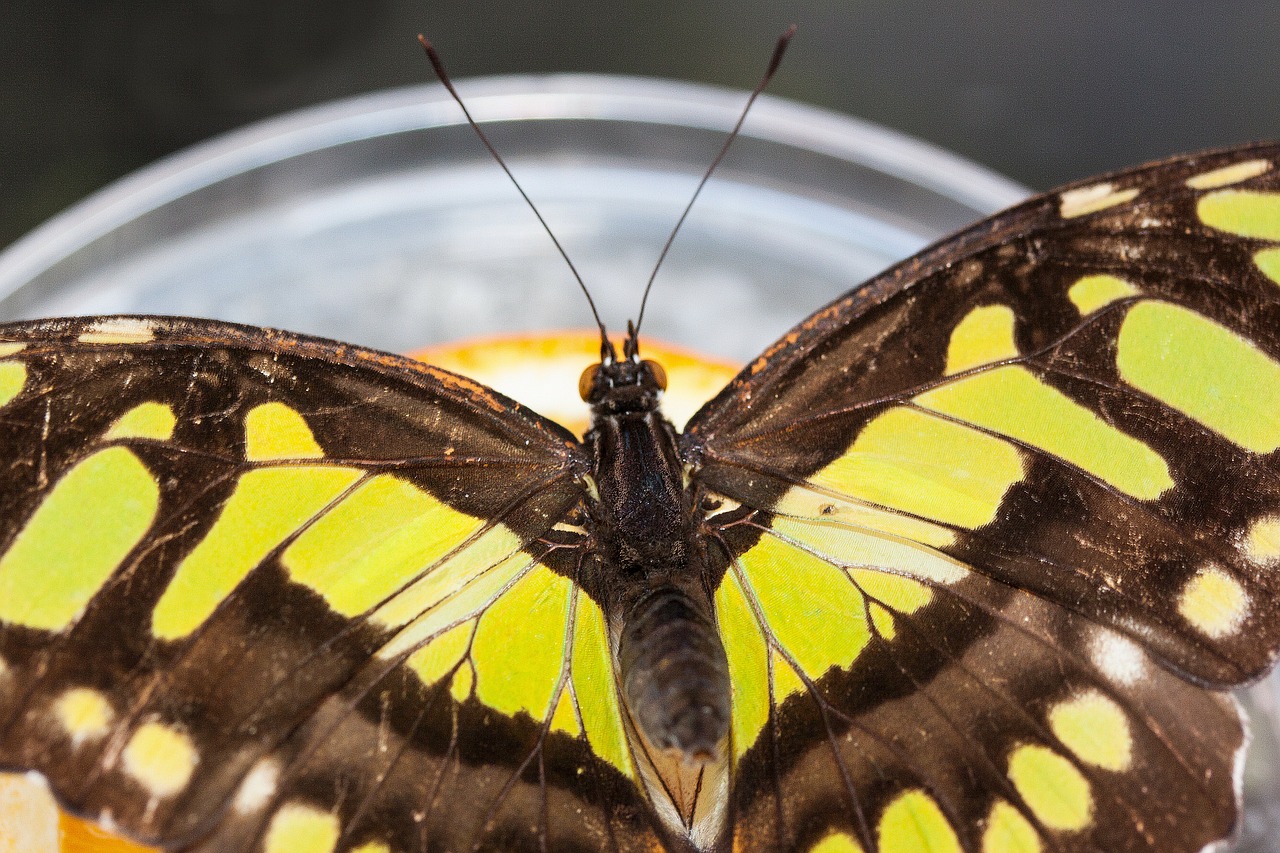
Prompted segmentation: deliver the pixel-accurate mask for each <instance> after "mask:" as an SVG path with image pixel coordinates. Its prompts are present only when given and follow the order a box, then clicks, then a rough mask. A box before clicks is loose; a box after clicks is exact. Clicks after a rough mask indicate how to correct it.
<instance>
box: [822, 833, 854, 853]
mask: <svg viewBox="0 0 1280 853" xmlns="http://www.w3.org/2000/svg"><path fill="white" fill-rule="evenodd" d="M809 853H862V845H861V844H859V843H858V842H857V841H854V840H853V836H852V835H849V834H848V833H847V832H833V833H831V834H830V835H827V836H824V837H823V838H822V840H821V841H819V842H818V843H817V844H815V845H813V846H812V847H810V848H809Z"/></svg>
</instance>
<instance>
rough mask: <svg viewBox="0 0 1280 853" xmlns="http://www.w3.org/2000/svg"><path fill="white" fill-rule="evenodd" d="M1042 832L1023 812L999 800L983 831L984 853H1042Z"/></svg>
mask: <svg viewBox="0 0 1280 853" xmlns="http://www.w3.org/2000/svg"><path fill="white" fill-rule="evenodd" d="M1043 849H1044V846H1043V845H1042V844H1041V843H1040V834H1039V833H1037V832H1036V830H1035V827H1034V826H1032V825H1031V821H1029V820H1027V819H1026V818H1025V817H1023V816H1022V812H1020V811H1018V810H1017V809H1015V808H1014V807H1013V806H1011V805H1009V804H1008V803H1006V802H1004V801H1003V800H999V801H997V802H996V804H995V805H994V806H992V807H991V814H990V815H989V816H988V817H987V826H986V829H984V830H983V832H982V853H1040V851H1042V850H1043Z"/></svg>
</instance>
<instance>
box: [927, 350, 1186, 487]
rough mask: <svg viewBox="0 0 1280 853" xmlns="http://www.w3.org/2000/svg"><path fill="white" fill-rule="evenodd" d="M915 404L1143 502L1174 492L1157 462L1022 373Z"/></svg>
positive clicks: (999, 375)
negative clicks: (1047, 456)
mask: <svg viewBox="0 0 1280 853" xmlns="http://www.w3.org/2000/svg"><path fill="white" fill-rule="evenodd" d="M916 402H918V403H919V404H920V405H921V406H923V407H925V408H927V409H930V410H933V411H936V412H939V413H942V414H946V415H950V416H951V417H953V418H956V419H959V420H961V421H965V422H967V423H971V424H974V425H976V426H981V427H984V428H985V429H987V430H990V431H992V432H995V433H998V434H1001V435H1006V436H1009V437H1010V438H1013V439H1016V440H1018V441H1020V442H1024V443H1026V444H1030V445H1032V446H1034V447H1039V448H1041V449H1042V450H1044V451H1046V452H1048V453H1050V454H1052V455H1054V456H1057V457H1058V458H1060V459H1063V460H1065V461H1067V462H1069V463H1071V464H1072V465H1075V466H1077V467H1079V468H1081V469H1083V470H1084V471H1086V472H1088V473H1089V474H1092V475H1093V476H1095V477H1097V478H1099V479H1101V480H1103V481H1105V482H1107V483H1110V484H1111V485H1113V486H1115V487H1116V488H1117V489H1120V490H1121V491H1123V492H1125V493H1126V494H1129V495H1133V496H1134V497H1136V498H1139V499H1141V500H1153V499H1155V498H1157V497H1159V496H1160V495H1162V494H1164V492H1165V491H1167V490H1168V489H1170V488H1172V487H1173V479H1172V478H1171V477H1170V476H1169V466H1168V465H1167V464H1166V463H1165V461H1164V458H1163V457H1162V456H1160V454H1158V453H1156V452H1155V451H1154V450H1152V449H1151V448H1150V447H1149V446H1147V445H1146V444H1144V443H1143V442H1141V441H1139V440H1138V439H1136V438H1134V437H1133V436H1131V435H1129V434H1128V433H1125V432H1122V431H1121V430H1118V429H1116V428H1115V427H1113V426H1111V425H1110V424H1108V423H1107V422H1106V421H1104V420H1103V419H1102V418H1101V417H1100V416H1099V415H1098V413H1097V412H1096V411H1095V410H1094V409H1091V408H1089V407H1088V406H1084V405H1081V404H1080V403H1077V402H1076V401H1075V400H1073V399H1071V398H1070V397H1068V396H1067V395H1066V394H1064V393H1062V392H1061V391H1059V390H1058V389H1056V388H1054V387H1053V386H1051V385H1049V384H1048V383H1046V382H1043V381H1042V380H1040V379H1039V378H1038V377H1037V376H1036V375H1035V374H1034V373H1032V372H1031V371H1030V370H1027V369H1026V368H1023V367H1017V366H1013V365H1006V366H1004V367H997V368H995V369H993V370H990V371H987V372H985V373H978V374H974V375H972V376H967V377H964V378H961V379H958V380H956V381H955V382H952V383H950V384H947V385H942V386H939V387H937V388H935V389H933V390H931V391H927V392H925V393H924V394H921V395H920V396H919V397H917V398H916ZM940 461H950V457H944V459H943V460H940Z"/></svg>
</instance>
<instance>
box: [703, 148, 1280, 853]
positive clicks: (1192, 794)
mask: <svg viewBox="0 0 1280 853" xmlns="http://www.w3.org/2000/svg"><path fill="white" fill-rule="evenodd" d="M1278 166H1280V149H1278V148H1277V147H1276V146H1256V147H1252V148H1244V149H1237V150H1234V151H1228V152H1221V153H1218V154H1210V155H1203V156H1200V157H1188V158H1181V159H1175V160H1171V161H1168V162H1166V163H1161V164H1156V165H1153V166H1148V167H1144V168H1139V169H1135V170H1132V171H1130V172H1125V173H1119V174H1117V175H1114V176H1111V177H1109V178H1103V179H1099V180H1096V181H1093V182H1090V183H1089V184H1085V185H1080V186H1076V187H1072V188H1068V189H1066V190H1063V191H1060V192H1057V193H1052V194H1049V195H1046V196H1043V197H1041V198H1038V199H1034V200H1032V201H1030V202H1028V203H1026V204H1024V205H1021V206H1019V207H1017V208H1014V209H1012V210H1011V211H1008V212H1006V213H1004V214H1001V215H998V216H997V217H995V218H993V219H991V220H989V221H987V222H984V223H981V224H980V225H978V226H975V227H974V228H972V229H970V230H969V231H967V232H964V233H962V234H961V235H959V236H957V237H955V238H952V239H950V240H948V241H944V242H943V243H940V244H938V245H937V246H935V247H933V248H932V249H931V250H928V251H926V252H925V253H923V254H922V255H921V256H918V257H917V258H915V259H912V260H911V261H908V262H906V263H904V264H903V265H901V266H900V267H898V268H896V269H895V270H892V271H890V272H889V273H887V274H885V275H884V276H881V277H880V278H877V279H875V280H873V281H872V282H871V283H869V284H868V285H866V286H865V287H863V288H861V289H859V290H857V291H854V292H853V293H851V294H849V295H848V296H846V297H844V298H843V299H841V300H839V301H837V302H835V303H833V304H832V305H830V306H828V307H827V308H825V309H823V310H822V311H819V312H818V313H817V314H815V315H814V316H813V317H811V318H810V319H809V320H807V321H806V322H805V323H803V324H802V325H800V326H799V327H797V328H796V329H795V330H793V331H792V332H791V333H790V334H788V335H787V336H786V337H784V338H783V339H782V340H781V341H780V342H779V343H778V344H776V345H775V346H774V347H773V348H772V349H771V350H770V351H768V352H767V353H766V354H765V355H764V356H763V357H762V358H761V359H760V360H759V361H757V362H756V363H754V364H752V365H750V366H748V368H747V369H746V370H744V371H743V373H742V374H740V375H739V377H738V378H737V379H736V380H734V382H733V383H731V384H730V386H729V387H728V388H727V389H726V390H725V391H724V392H723V393H722V394H721V395H720V396H719V397H717V398H716V399H715V400H713V401H712V402H711V403H709V404H708V405H707V406H706V407H704V409H703V410H702V411H701V412H699V413H698V414H697V415H695V417H694V418H693V420H692V421H691V422H690V425H689V427H688V430H687V433H686V437H685V444H684V450H685V454H686V458H687V459H688V460H689V462H690V463H691V464H692V466H693V467H694V473H693V475H692V476H693V478H694V480H695V482H697V483H699V484H701V485H702V486H703V487H704V488H705V489H706V491H707V492H708V500H709V501H710V503H709V504H708V505H709V506H716V505H717V503H718V504H719V505H720V509H719V513H718V514H717V515H712V517H711V518H710V519H709V522H708V523H709V525H710V535H711V536H712V538H713V539H715V540H717V541H719V542H720V543H721V546H720V547H721V550H722V551H723V553H724V555H725V560H726V570H725V576H724V581H723V582H722V583H721V585H720V588H719V591H718V593H717V607H718V618H719V619H720V622H721V630H722V632H723V633H724V634H725V637H726V650H727V651H728V653H729V657H730V666H731V668H732V669H733V670H734V684H735V691H736V692H735V699H734V702H735V705H734V715H735V716H734V738H735V748H734V749H735V755H736V757H737V760H738V776H737V789H736V794H735V809H736V819H737V828H736V832H737V839H738V843H739V844H744V845H746V846H747V847H749V848H751V849H762V850H774V849H777V850H788V851H790V850H806V851H809V850H819V851H822V853H835V851H853V850H865V851H872V850H877V849H878V850H882V851H894V853H897V851H907V850H915V849H917V848H921V849H930V850H935V851H942V850H946V851H951V850H961V849H963V850H979V849H980V850H983V851H990V850H997V851H1040V850H1108V851H1111V850H1145V849H1160V850H1170V851H1172V850H1187V851H1194V850H1200V849H1201V848H1202V847H1204V846H1205V845H1207V844H1210V843H1212V842H1214V841H1217V840H1219V839H1221V838H1224V837H1226V836H1228V835H1229V834H1230V832H1231V830H1232V827H1233V826H1234V825H1235V820H1236V811H1237V803H1236V801H1237V796H1238V794H1237V790H1236V784H1237V776H1238V768H1239V761H1240V755H1241V745H1242V743H1243V733H1242V728H1241V724H1240V721H1239V717H1238V713H1237V711H1236V709H1235V706H1234V704H1233V702H1232V700H1231V699H1230V697H1229V696H1226V695H1224V694H1219V693H1215V692H1211V691H1208V690H1205V689H1203V688H1202V687H1201V686H1197V685H1204V686H1208V687H1217V688H1221V687H1226V686H1229V685H1234V684H1239V683H1242V682H1245V681H1247V680H1250V679H1253V678H1256V677H1258V676H1259V675H1261V674H1262V673H1263V672H1265V671H1266V670H1267V668H1268V667H1269V666H1270V665H1271V664H1272V662H1273V661H1274V659H1275V657H1276V652H1277V646H1278V645H1280V618H1278V617H1280V612H1278V611H1280V573H1277V572H1276V568H1277V566H1280V461H1278V460H1280V455H1278V454H1277V449H1278V448H1280V334H1278V333H1277V329H1280V248H1278V247H1277V244H1278V243H1280V168H1278ZM755 673H765V675H758V674H755Z"/></svg>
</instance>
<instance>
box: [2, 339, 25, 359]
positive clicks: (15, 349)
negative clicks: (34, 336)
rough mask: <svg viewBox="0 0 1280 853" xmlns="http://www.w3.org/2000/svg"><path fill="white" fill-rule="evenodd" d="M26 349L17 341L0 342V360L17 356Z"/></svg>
mask: <svg viewBox="0 0 1280 853" xmlns="http://www.w3.org/2000/svg"><path fill="white" fill-rule="evenodd" d="M26 348H27V345H26V344H24V343H19V342H18V341H0V358H8V357H9V356H11V355H17V354H18V353H20V352H22V351H23V350H24V349H26Z"/></svg>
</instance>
